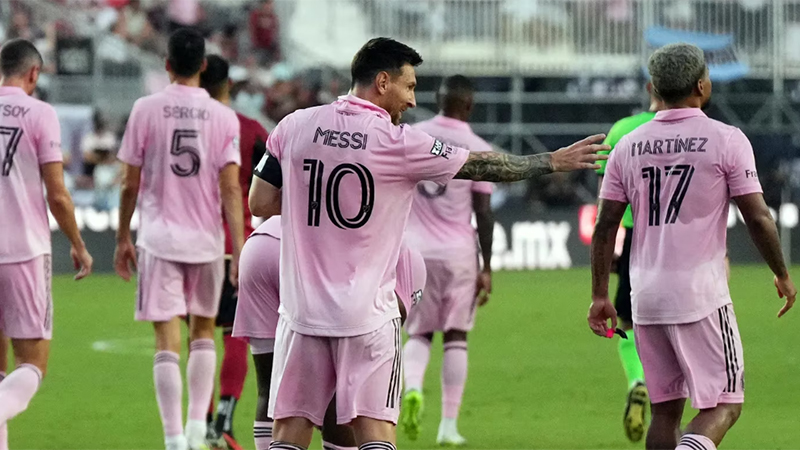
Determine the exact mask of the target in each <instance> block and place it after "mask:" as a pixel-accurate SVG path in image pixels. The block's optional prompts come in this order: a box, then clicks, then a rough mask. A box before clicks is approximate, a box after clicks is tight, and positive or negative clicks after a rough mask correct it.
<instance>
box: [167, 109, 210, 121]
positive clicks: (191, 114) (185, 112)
mask: <svg viewBox="0 0 800 450" xmlns="http://www.w3.org/2000/svg"><path fill="white" fill-rule="evenodd" d="M164 118H165V119H169V118H173V119H200V120H208V119H210V118H211V113H210V112H209V111H208V110H207V109H205V108H190V107H188V106H165V107H164Z"/></svg>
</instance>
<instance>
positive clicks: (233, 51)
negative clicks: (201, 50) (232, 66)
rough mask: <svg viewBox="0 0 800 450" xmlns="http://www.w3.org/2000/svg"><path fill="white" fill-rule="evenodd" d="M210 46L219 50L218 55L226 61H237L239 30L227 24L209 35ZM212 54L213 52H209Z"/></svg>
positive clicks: (234, 25) (233, 25)
mask: <svg viewBox="0 0 800 450" xmlns="http://www.w3.org/2000/svg"><path fill="white" fill-rule="evenodd" d="M211 44H212V45H213V46H215V47H216V48H218V49H219V52H218V53H219V55H220V56H222V57H223V58H224V59H226V60H228V61H238V60H239V28H238V27H237V26H236V24H233V23H229V24H227V25H225V26H224V27H223V28H222V29H221V30H216V31H214V33H213V34H212V35H211ZM209 53H213V52H209Z"/></svg>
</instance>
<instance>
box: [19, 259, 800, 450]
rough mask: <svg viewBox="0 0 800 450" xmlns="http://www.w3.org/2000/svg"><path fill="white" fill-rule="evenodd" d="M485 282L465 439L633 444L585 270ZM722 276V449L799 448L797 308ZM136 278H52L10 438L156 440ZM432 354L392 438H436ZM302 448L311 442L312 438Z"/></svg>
mask: <svg viewBox="0 0 800 450" xmlns="http://www.w3.org/2000/svg"><path fill="white" fill-rule="evenodd" d="M798 275H800V273H798ZM494 283H495V294H494V296H493V298H492V301H491V303H489V304H488V305H487V306H486V307H484V308H483V309H482V310H481V311H480V313H479V316H478V325H477V327H476V329H475V331H474V333H473V334H472V335H471V336H470V374H469V381H468V384H467V389H466V394H465V398H464V405H463V407H462V416H461V420H460V429H461V432H462V434H464V435H465V436H466V437H467V438H468V439H469V447H470V448H485V449H490V448H491V449H499V448H537V449H629V448H631V449H632V448H644V446H643V444H638V445H634V444H630V443H629V442H627V440H626V439H625V437H624V434H623V432H622V426H621V423H622V418H621V415H622V408H623V403H624V396H625V389H626V383H625V380H624V376H623V373H622V368H621V367H620V364H619V362H618V359H617V351H616V344H615V342H612V341H609V340H604V339H600V338H597V337H595V336H594V335H592V334H591V333H590V331H589V330H588V327H587V326H586V324H585V316H586V310H587V307H588V304H589V271H588V270H586V269H576V270H569V271H559V272H549V271H548V272H545V271H539V272H515V273H498V274H496V276H495V280H494ZM731 285H732V293H733V296H734V300H735V302H736V310H737V313H738V317H739V324H740V329H741V334H742V336H743V339H744V348H745V358H746V361H747V363H746V367H747V403H746V404H745V408H744V413H743V414H742V417H741V419H740V421H739V423H738V424H737V425H736V427H735V428H734V429H733V431H731V432H730V433H729V434H728V437H727V438H726V441H725V443H724V444H723V447H724V448H728V449H797V448H800V426H798V425H800V419H798V408H799V407H800V388H799V387H798V383H797V378H798V374H800V350H798V346H797V344H798V342H799V341H800V308H798V309H797V310H795V311H792V312H791V313H790V314H789V315H788V316H787V317H785V318H783V319H781V320H777V319H776V318H775V315H776V313H777V311H778V309H779V308H780V305H781V304H782V303H781V302H780V301H779V300H778V299H777V297H776V296H775V294H774V288H773V287H772V284H771V276H770V275H769V272H768V271H767V270H765V269H762V268H760V267H759V268H756V267H736V268H734V270H733V274H732V280H731ZM134 286H135V284H133V283H129V284H126V283H124V282H122V281H120V280H119V279H117V278H116V277H112V276H109V275H100V276H94V277H92V278H90V279H88V280H85V281H83V282H80V283H76V282H73V281H72V280H71V279H70V278H68V277H57V278H56V279H55V281H54V286H53V291H54V297H55V302H56V313H55V314H56V316H55V341H54V344H53V348H52V354H51V360H50V367H49V374H48V376H47V378H46V380H45V382H44V384H43V386H42V389H41V390H40V392H39V394H38V395H37V396H36V398H35V399H34V400H33V402H32V403H31V406H30V408H29V409H28V411H26V412H25V413H23V414H22V415H21V416H20V417H18V418H16V419H14V420H13V421H12V422H10V424H9V427H10V446H11V448H12V449H159V448H164V447H163V444H162V433H161V424H160V420H159V416H158V411H157V408H156V401H155V396H154V393H153V381H152V355H153V350H152V345H153V338H152V331H151V329H150V326H149V325H148V324H143V323H136V322H134V321H133V306H134V304H133V302H134ZM431 361H432V362H431V365H430V367H429V370H428V374H427V379H426V388H425V393H426V400H427V410H426V416H425V422H424V425H425V426H424V429H423V433H422V436H421V437H420V439H419V440H418V441H416V442H409V441H408V440H406V439H405V438H404V437H403V436H401V437H400V438H399V447H401V448H432V447H434V446H435V433H436V428H437V426H438V420H439V413H440V406H439V403H440V400H439V398H440V397H439V396H440V391H439V370H440V361H441V345H438V344H437V345H435V347H434V351H433V356H432V359H431ZM185 362H186V359H185V355H184V359H183V361H182V363H183V364H184V366H185ZM254 395H255V380H254V379H253V378H252V377H249V378H248V380H247V383H246V388H245V392H244V395H243V398H242V401H241V403H240V406H239V408H238V409H237V415H236V422H235V423H236V425H235V426H236V428H235V430H236V433H237V437H238V438H239V440H240V442H241V443H242V444H243V445H244V446H245V448H252V447H253V441H252V429H251V427H252V417H253V416H252V414H253V411H254V407H255V401H254ZM185 400H186V397H185V396H184V401H185ZM312 448H320V447H319V444H318V442H315V443H314V444H312Z"/></svg>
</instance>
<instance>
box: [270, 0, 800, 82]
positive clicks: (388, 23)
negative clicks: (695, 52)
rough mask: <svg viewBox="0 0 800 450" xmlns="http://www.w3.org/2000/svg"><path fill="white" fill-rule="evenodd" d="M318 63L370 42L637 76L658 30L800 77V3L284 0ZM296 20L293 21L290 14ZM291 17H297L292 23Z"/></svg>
mask: <svg viewBox="0 0 800 450" xmlns="http://www.w3.org/2000/svg"><path fill="white" fill-rule="evenodd" d="M277 6H278V9H277V10H278V11H279V13H281V15H282V22H283V24H282V27H284V26H288V29H289V31H287V32H285V33H284V34H286V35H288V36H287V37H289V38H290V39H291V40H292V41H293V44H295V45H296V46H298V47H302V48H303V49H304V50H305V52H304V54H303V57H304V59H305V60H306V62H309V61H308V58H309V53H310V54H311V55H313V58H312V59H315V60H316V62H324V63H326V64H334V65H337V64H338V65H343V64H346V63H347V62H349V60H350V57H351V56H352V54H353V52H354V51H355V50H356V49H357V48H358V46H359V45H361V44H362V43H363V42H365V41H366V39H368V38H369V37H371V36H377V35H386V36H392V37H395V38H397V39H400V40H403V41H405V42H407V43H409V44H410V45H412V46H414V47H415V48H417V49H418V50H419V51H420V52H421V53H422V54H423V56H424V57H425V59H426V63H425V64H424V66H423V67H422V68H421V70H422V71H423V72H435V73H443V72H451V71H453V70H456V69H457V70H459V71H460V72H462V73H466V74H468V75H492V74H496V75H509V74H523V75H554V76H563V75H575V74H592V75H607V76H615V75H628V74H630V73H632V72H634V71H638V70H641V67H642V65H643V62H644V61H645V58H646V56H647V53H648V48H647V45H646V43H645V42H644V39H643V36H644V33H645V31H646V30H647V29H649V28H651V27H666V28H673V29H678V30H684V31H695V32H701V33H708V34H720V35H730V36H732V38H733V46H734V48H733V50H734V52H735V54H736V55H737V56H738V57H739V58H740V59H741V60H742V62H744V63H746V64H747V65H749V66H750V69H751V70H750V76H753V77H759V78H771V77H773V76H775V74H776V71H777V72H778V75H780V76H785V75H800V48H797V49H796V48H794V47H797V46H791V45H789V46H787V45H786V44H787V42H788V43H791V42H796V41H797V39H798V38H800V1H797V0H436V1H431V0H277ZM287 14H288V17H287ZM287 19H288V20H287Z"/></svg>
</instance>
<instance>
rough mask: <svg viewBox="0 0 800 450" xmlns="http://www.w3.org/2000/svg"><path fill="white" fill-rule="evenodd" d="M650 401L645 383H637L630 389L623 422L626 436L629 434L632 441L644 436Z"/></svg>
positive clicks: (639, 439) (637, 440)
mask: <svg viewBox="0 0 800 450" xmlns="http://www.w3.org/2000/svg"><path fill="white" fill-rule="evenodd" d="M649 402H650V397H649V395H648V394H647V387H646V386H645V385H644V383H641V382H639V383H636V385H635V386H634V387H632V388H631V390H630V391H628V401H627V403H626V405H625V416H624V417H623V420H622V424H623V426H624V427H625V436H628V439H630V441H631V442H639V441H641V440H642V437H643V436H644V432H645V425H646V424H645V419H646V418H645V414H646V412H647V404H648V403H649Z"/></svg>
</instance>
